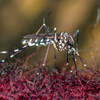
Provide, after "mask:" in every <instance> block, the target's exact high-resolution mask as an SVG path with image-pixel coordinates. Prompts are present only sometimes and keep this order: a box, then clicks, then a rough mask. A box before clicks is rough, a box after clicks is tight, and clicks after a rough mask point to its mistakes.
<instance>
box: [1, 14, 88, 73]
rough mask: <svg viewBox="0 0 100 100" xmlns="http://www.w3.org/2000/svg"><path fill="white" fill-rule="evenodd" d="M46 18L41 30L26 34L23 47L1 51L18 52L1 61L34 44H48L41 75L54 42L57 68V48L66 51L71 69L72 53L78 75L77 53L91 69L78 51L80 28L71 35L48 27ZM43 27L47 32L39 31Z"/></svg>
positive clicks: (84, 64) (67, 63)
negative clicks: (70, 56) (70, 59)
mask: <svg viewBox="0 0 100 100" xmlns="http://www.w3.org/2000/svg"><path fill="white" fill-rule="evenodd" d="M48 15H49V14H48ZM48 15H47V16H48ZM47 16H46V17H47ZM46 17H45V18H46ZM45 18H43V24H42V26H41V27H40V28H39V30H38V31H37V32H36V34H31V35H26V36H24V37H23V38H24V39H22V45H24V46H23V47H22V48H20V49H16V50H12V51H2V52H0V53H10V52H16V53H14V54H13V55H11V56H10V57H8V58H6V59H4V60H2V61H1V62H0V63H3V62H5V61H7V60H8V59H10V58H13V57H14V56H15V55H17V54H18V53H19V52H21V51H22V50H23V49H26V48H28V47H32V46H47V45H48V47H47V51H46V54H45V57H44V60H43V64H42V67H41V68H40V70H39V71H38V73H37V75H39V74H40V72H41V70H42V68H43V66H45V63H46V59H47V55H48V52H49V48H50V45H51V44H53V46H54V67H55V68H57V67H56V50H57V51H59V52H63V51H66V65H67V66H68V68H69V69H70V67H69V61H68V55H72V56H73V62H74V65H75V69H76V75H77V66H76V62H75V55H77V56H78V57H79V59H80V61H81V62H82V64H83V66H84V67H86V68H87V69H88V70H89V68H88V67H87V65H86V63H84V61H83V59H82V58H81V57H80V55H79V52H78V51H79V50H78V36H79V30H77V31H76V32H75V33H74V35H73V36H71V35H70V34H69V33H67V32H61V33H57V29H56V27H55V28H53V29H51V30H49V29H48V27H47V25H46V24H45ZM43 27H44V28H45V30H46V33H45V34H39V32H40V31H41V29H42V28H43ZM52 31H53V32H52ZM51 32H52V33H51ZM75 36H76V38H77V39H76V49H75V48H74V45H75V42H74V37H75ZM70 72H71V73H72V70H71V69H70Z"/></svg>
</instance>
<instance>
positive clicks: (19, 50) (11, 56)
mask: <svg viewBox="0 0 100 100" xmlns="http://www.w3.org/2000/svg"><path fill="white" fill-rule="evenodd" d="M28 47H29V46H24V47H23V48H21V49H18V51H17V52H16V53H14V54H13V55H10V57H8V58H6V59H4V60H2V61H1V62H0V63H4V62H5V61H7V60H8V59H10V58H13V57H14V56H15V55H17V54H18V53H19V52H21V51H22V50H23V49H26V48H28Z"/></svg>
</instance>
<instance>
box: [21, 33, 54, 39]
mask: <svg viewBox="0 0 100 100" xmlns="http://www.w3.org/2000/svg"><path fill="white" fill-rule="evenodd" d="M44 35H45V34H31V35H26V36H24V37H23V38H32V39H36V38H37V39H38V38H41V37H43V36H44ZM52 37H54V34H53V33H49V34H48V35H47V36H45V38H52Z"/></svg>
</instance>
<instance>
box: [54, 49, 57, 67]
mask: <svg viewBox="0 0 100 100" xmlns="http://www.w3.org/2000/svg"><path fill="white" fill-rule="evenodd" d="M54 67H55V69H57V66H56V49H55V48H54Z"/></svg>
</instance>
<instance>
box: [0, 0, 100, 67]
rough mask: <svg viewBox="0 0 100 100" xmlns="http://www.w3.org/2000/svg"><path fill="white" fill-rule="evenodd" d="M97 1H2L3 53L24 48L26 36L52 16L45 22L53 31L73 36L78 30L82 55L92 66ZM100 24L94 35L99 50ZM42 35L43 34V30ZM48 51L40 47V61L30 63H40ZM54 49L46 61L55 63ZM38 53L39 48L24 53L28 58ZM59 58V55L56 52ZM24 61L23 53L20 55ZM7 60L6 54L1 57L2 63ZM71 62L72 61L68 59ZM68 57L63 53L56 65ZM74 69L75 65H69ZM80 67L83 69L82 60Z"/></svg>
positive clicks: (0, 30)
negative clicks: (54, 28) (22, 41)
mask: <svg viewBox="0 0 100 100" xmlns="http://www.w3.org/2000/svg"><path fill="white" fill-rule="evenodd" d="M97 3H98V1H97V0H0V51H2V50H13V49H17V48H21V47H22V44H21V40H22V39H23V36H25V35H28V34H33V33H35V32H36V31H37V30H38V29H39V28H40V26H41V25H42V20H43V17H45V16H46V15H47V14H48V13H49V12H51V15H50V16H49V17H48V18H47V19H46V24H47V26H48V27H50V28H51V29H52V28H53V27H56V28H57V31H58V32H59V33H60V32H62V31H66V32H68V33H69V34H71V35H73V34H74V33H75V32H76V30H80V33H79V50H83V51H82V52H80V55H81V56H82V57H83V58H84V59H85V60H86V62H87V64H90V62H91V60H92V57H91V54H90V51H91V52H92V53H93V57H95V55H96V53H95V47H94V48H92V49H90V50H86V51H84V50H85V49H88V48H90V47H93V46H94V41H93V39H92V37H91V35H90V33H89V29H90V27H91V26H92V25H93V24H94V23H95V21H96V17H97V9H98V6H97ZM99 27H100V23H99V22H98V24H97V26H96V27H95V28H93V29H92V34H93V36H94V38H95V39H96V40H97V42H98V48H99V49H100V46H99V42H100V39H99V38H100V35H99V32H100V28H99ZM41 32H44V30H42V31H41ZM46 48H47V47H41V48H40V50H39V52H38V55H37V57H36V58H35V59H36V60H35V59H34V58H33V59H31V63H33V62H34V60H35V62H37V63H38V61H39V60H40V59H42V58H43V56H44V55H45V52H46ZM53 49H54V48H53V46H51V48H50V51H49V55H48V58H47V61H48V62H49V63H53ZM35 51H36V47H32V48H29V49H27V50H25V54H26V56H28V55H29V54H31V53H32V52H35ZM99 52H100V50H99ZM57 54H58V52H57ZM18 56H20V57H23V52H22V53H20V54H18ZM6 57H8V55H7V54H0V60H2V59H5V58H6ZM69 59H70V62H72V58H71V57H69ZM65 61H66V53H65V52H62V53H60V54H58V56H57V65H58V66H60V65H62V64H64V65H65V64H66V63H65ZM70 65H73V63H70ZM77 65H78V66H79V65H81V63H80V61H79V59H78V62H77Z"/></svg>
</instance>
